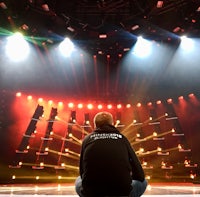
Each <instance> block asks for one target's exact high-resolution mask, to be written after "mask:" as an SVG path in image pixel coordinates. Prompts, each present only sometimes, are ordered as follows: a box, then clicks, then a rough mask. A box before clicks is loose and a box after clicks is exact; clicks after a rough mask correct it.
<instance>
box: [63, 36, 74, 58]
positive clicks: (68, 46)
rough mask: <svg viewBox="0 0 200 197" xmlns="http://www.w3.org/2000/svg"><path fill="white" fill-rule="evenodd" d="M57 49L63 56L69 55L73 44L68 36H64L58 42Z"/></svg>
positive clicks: (72, 49)
mask: <svg viewBox="0 0 200 197" xmlns="http://www.w3.org/2000/svg"><path fill="white" fill-rule="evenodd" d="M59 50H60V52H61V54H62V55H63V56H64V57H69V56H70V55H71V54H72V52H73V51H74V44H73V43H72V41H71V40H70V39H69V38H65V39H64V40H63V41H62V42H61V43H60V45H59Z"/></svg>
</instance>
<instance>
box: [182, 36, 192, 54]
mask: <svg viewBox="0 0 200 197" xmlns="http://www.w3.org/2000/svg"><path fill="white" fill-rule="evenodd" d="M180 46H181V48H182V49H184V50H186V51H191V50H192V49H193V47H194V41H193V40H192V39H191V38H188V37H187V36H182V37H181V45H180Z"/></svg>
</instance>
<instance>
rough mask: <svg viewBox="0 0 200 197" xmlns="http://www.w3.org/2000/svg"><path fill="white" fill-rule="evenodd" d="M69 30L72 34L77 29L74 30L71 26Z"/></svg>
mask: <svg viewBox="0 0 200 197" xmlns="http://www.w3.org/2000/svg"><path fill="white" fill-rule="evenodd" d="M67 29H68V30H69V31H71V32H75V29H74V28H73V27H71V26H68V27H67Z"/></svg>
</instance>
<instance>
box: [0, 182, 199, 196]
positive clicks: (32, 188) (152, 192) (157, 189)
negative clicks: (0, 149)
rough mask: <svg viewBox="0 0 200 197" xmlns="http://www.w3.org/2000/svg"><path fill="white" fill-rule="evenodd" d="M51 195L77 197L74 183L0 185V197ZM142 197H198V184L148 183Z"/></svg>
mask: <svg viewBox="0 0 200 197" xmlns="http://www.w3.org/2000/svg"><path fill="white" fill-rule="evenodd" d="M47 195H51V197H55V196H66V197H77V195H76V192H75V190H74V184H69V183H61V184H56V183H49V184H47V183H46V184H5V185H0V197H9V196H10V197H11V196H12V197H20V196H27V197H35V196H38V197H45V196H47ZM143 196H144V197H145V196H146V197H159V196H163V197H172V196H176V197H192V196H195V197H197V196H199V197H200V184H192V183H150V184H149V185H148V188H147V190H146V192H145V193H144V195H143Z"/></svg>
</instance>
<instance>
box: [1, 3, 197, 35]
mask: <svg viewBox="0 0 200 197" xmlns="http://www.w3.org/2000/svg"><path fill="white" fill-rule="evenodd" d="M160 2H161V4H162V2H163V4H162V6H161V7H158V6H157V3H158V1H157V0H148V1H147V0H73V1H68V0H17V1H16V0H5V1H1V8H0V21H1V26H5V27H7V28H25V26H23V25H27V26H28V28H29V30H28V31H29V33H30V34H40V35H42V34H44V32H45V31H44V30H45V29H48V30H49V31H53V32H55V33H58V34H61V35H65V34H67V33H70V32H68V31H69V30H68V29H67V28H68V27H69V26H71V27H72V28H73V29H74V30H75V32H73V35H72V36H74V37H83V36H84V35H85V34H86V35H87V36H88V35H90V36H91V37H92V36H94V37H95V36H97V35H98V33H99V32H100V33H101V32H102V33H106V32H105V31H107V32H108V31H111V29H112V28H122V29H124V30H127V31H130V32H134V33H135V34H139V33H143V34H146V35H147V36H155V35H157V36H163V34H164V33H165V30H166V31H169V32H173V33H176V34H183V33H188V34H190V35H199V31H200V11H197V10H198V8H199V6H200V1H199V0H164V1H160ZM2 3H4V4H5V5H6V7H7V9H3V4H2ZM44 5H48V8H49V10H48V8H47V7H46V8H47V9H46V10H45V7H44ZM13 25H14V26H13ZM135 25H138V26H139V28H138V29H136V30H132V27H134V26H135ZM22 26H23V27H22ZM108 26H109V29H108ZM112 30H113V29H112ZM88 31H89V34H88ZM84 32H87V33H85V34H84ZM96 32H97V33H96ZM87 38H88V37H87Z"/></svg>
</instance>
